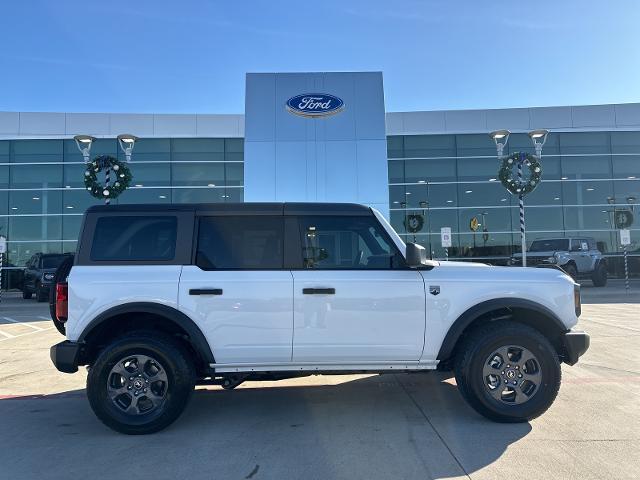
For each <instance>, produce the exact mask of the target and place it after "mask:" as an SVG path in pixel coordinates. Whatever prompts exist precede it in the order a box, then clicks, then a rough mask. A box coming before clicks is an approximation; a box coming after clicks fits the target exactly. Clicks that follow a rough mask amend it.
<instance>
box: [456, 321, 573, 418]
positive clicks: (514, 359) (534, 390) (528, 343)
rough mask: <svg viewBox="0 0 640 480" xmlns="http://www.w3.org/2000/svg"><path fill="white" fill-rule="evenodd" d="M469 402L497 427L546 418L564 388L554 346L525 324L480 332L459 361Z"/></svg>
mask: <svg viewBox="0 0 640 480" xmlns="http://www.w3.org/2000/svg"><path fill="white" fill-rule="evenodd" d="M455 372H456V382H457V384H458V388H459V390H460V393H461V394H462V396H463V397H464V398H465V400H466V401H467V402H468V403H469V405H471V407H473V408H474V409H475V410H476V411H477V412H478V413H480V414H481V415H483V416H485V417H487V418H489V419H491V420H494V421H497V422H505V423H512V422H526V421H528V420H531V419H533V418H535V417H537V416H539V415H541V414H542V413H544V412H545V411H546V410H547V409H548V408H549V407H550V406H551V404H552V403H553V401H554V399H555V398H556V395H557V394H558V389H559V388H560V377H561V371H560V361H559V359H558V355H557V353H556V351H555V349H554V348H553V346H552V345H551V344H550V343H549V341H548V340H547V339H546V338H545V337H544V336H543V335H542V334H541V333H540V332H538V331H537V330H534V329H533V328H531V327H528V326H526V325H522V324H518V323H514V322H509V321H499V322H492V323H489V324H487V325H484V326H481V327H479V328H478V329H477V330H475V331H473V332H472V333H471V334H469V335H468V336H467V338H466V339H465V340H464V343H463V344H462V345H461V348H460V350H459V351H458V355H457V358H456V364H455Z"/></svg>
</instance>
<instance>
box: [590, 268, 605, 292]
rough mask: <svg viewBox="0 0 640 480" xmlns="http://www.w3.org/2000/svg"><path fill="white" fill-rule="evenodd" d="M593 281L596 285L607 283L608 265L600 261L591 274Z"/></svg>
mask: <svg viewBox="0 0 640 480" xmlns="http://www.w3.org/2000/svg"><path fill="white" fill-rule="evenodd" d="M591 281H592V282H593V286H594V287H604V286H605V285H606V284H607V267H606V266H604V265H603V264H602V263H599V264H598V266H597V267H596V269H595V270H594V272H593V274H592V275H591Z"/></svg>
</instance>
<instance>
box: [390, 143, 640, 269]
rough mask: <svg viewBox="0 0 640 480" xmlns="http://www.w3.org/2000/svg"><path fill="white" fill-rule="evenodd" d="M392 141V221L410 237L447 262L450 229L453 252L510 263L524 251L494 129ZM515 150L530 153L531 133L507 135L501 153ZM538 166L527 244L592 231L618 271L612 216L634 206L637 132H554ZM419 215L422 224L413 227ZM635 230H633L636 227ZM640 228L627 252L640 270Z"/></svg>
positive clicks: (639, 147) (639, 168) (528, 204)
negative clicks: (444, 233) (445, 233)
mask: <svg viewBox="0 0 640 480" xmlns="http://www.w3.org/2000/svg"><path fill="white" fill-rule="evenodd" d="M387 146H388V158H389V195H390V199H389V200H390V201H389V204H390V207H391V223H392V225H393V227H394V228H395V229H396V230H397V231H398V232H400V233H401V235H402V236H403V238H404V239H405V240H407V241H415V242H417V243H420V244H422V245H424V246H425V248H427V250H428V251H429V252H431V254H432V256H433V257H434V258H444V256H445V252H444V249H443V248H442V247H441V243H440V228H441V227H451V231H452V234H453V235H452V237H453V246H452V248H450V249H449V251H448V254H449V258H456V259H463V260H478V261H484V262H488V263H494V264H505V263H506V261H507V260H508V259H509V257H510V256H511V255H512V254H513V253H516V252H519V251H520V231H519V210H518V198H517V196H513V195H511V194H509V192H508V191H507V190H506V189H505V188H504V187H503V186H502V184H501V183H500V181H499V180H498V179H497V173H498V167H499V162H498V160H497V157H496V148H495V145H494V143H493V141H492V140H491V138H489V136H488V135H486V134H485V135H475V134H467V135H407V136H390V137H388V139H387ZM516 151H524V152H528V153H534V150H533V146H532V143H531V140H530V139H529V137H528V136H527V135H526V134H512V135H511V136H510V137H509V142H508V144H507V149H506V150H505V154H509V153H513V152H516ZM541 163H542V166H543V177H542V178H543V180H542V182H541V183H540V184H539V185H538V187H537V189H536V190H535V191H534V192H532V193H531V194H529V195H527V196H526V197H525V219H526V226H527V245H531V242H532V241H533V240H535V239H538V238H553V237H571V236H589V237H593V238H595V240H596V242H597V245H598V248H599V249H600V251H601V252H603V253H604V254H605V255H606V256H608V257H609V263H610V273H612V274H614V275H615V274H617V273H620V271H621V262H620V256H621V246H620V245H619V235H618V231H617V230H616V228H615V222H614V214H615V212H616V211H619V210H631V211H632V212H633V213H634V214H635V213H636V211H637V209H638V207H637V206H636V205H637V203H638V201H640V132H579V133H573V132H572V133H551V134H549V137H548V139H547V142H546V144H545V146H544V149H543V154H542V161H541ZM413 215H421V216H422V217H423V218H424V224H423V226H422V227H421V228H420V229H417V228H415V227H414V228H413V229H414V230H417V231H416V232H415V233H408V229H407V228H406V224H407V223H408V222H410V221H411V220H412V216H413ZM474 219H475V220H474ZM472 222H473V223H476V222H477V224H478V227H477V230H475V231H474V230H472V228H471V226H472ZM415 225H418V224H416V223H414V226H415ZM631 229H632V230H635V231H636V232H637V231H638V230H640V224H639V223H638V222H635V223H634V224H633V225H632V226H631ZM639 234H640V232H638V233H634V232H632V235H631V236H632V240H633V239H636V241H635V242H634V243H633V244H632V245H631V246H630V248H629V251H630V252H631V254H632V255H633V258H632V259H631V263H630V264H631V269H632V272H633V273H635V274H636V275H637V274H638V273H640V271H639V270H640V269H639V266H640V262H639V260H640V258H638V256H639V247H640V245H639V244H638V241H637V238H638V236H640V235H639Z"/></svg>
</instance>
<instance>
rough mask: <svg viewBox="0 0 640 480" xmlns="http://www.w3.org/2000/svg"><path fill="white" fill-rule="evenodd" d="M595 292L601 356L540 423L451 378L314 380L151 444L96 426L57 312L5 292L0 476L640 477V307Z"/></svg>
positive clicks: (261, 392) (594, 351) (635, 301)
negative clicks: (498, 417)
mask: <svg viewBox="0 0 640 480" xmlns="http://www.w3.org/2000/svg"><path fill="white" fill-rule="evenodd" d="M596 290H597V291H596ZM593 291H594V292H595V293H590V292H591V289H589V288H585V289H584V290H583V293H584V296H585V305H584V307H583V315H582V319H581V321H580V324H579V327H580V328H583V329H585V330H587V331H588V332H589V333H590V334H591V335H592V344H591V349H590V350H589V351H588V352H587V354H586V355H585V356H584V357H583V358H582V361H581V362H580V363H579V364H578V365H576V366H574V367H567V366H563V384H562V387H561V389H560V394H559V395H558V398H557V400H556V402H555V404H554V405H553V406H552V407H551V409H550V410H549V411H548V412H547V413H546V414H545V415H543V416H542V417H540V418H538V419H536V420H534V421H533V422H531V423H525V424H517V425H505V424H496V423H492V422H490V421H488V420H485V419H484V418H483V417H481V416H479V415H477V414H476V413H475V412H474V411H473V410H471V409H470V408H469V407H468V406H467V405H466V403H465V402H464V401H463V400H462V398H461V397H460V395H459V393H458V391H457V388H456V387H455V382H454V381H453V380H452V379H450V378H447V377H446V376H444V375H442V374H394V375H384V376H377V375H350V376H314V377H307V378H300V379H295V380H286V381H280V382H269V383H262V384H261V383H256V382H248V383H246V384H243V385H241V386H240V387H238V389H236V390H234V391H225V390H222V389H220V388H217V387H207V388H199V389H198V390H197V391H196V392H195V394H194V397H193V400H192V402H191V404H190V405H189V407H188V408H187V410H186V412H185V414H184V415H183V416H182V417H181V418H180V419H179V420H178V421H177V422H176V423H175V424H174V425H173V426H171V427H170V428H168V429H167V430H165V431H163V432H160V433H158V434H155V435H152V436H146V437H128V436H124V435H120V434H117V433H114V432H112V431H111V430H109V429H107V428H106V427H104V426H103V425H102V424H101V423H100V422H99V421H98V420H97V419H96V418H95V416H94V415H93V413H92V412H91V410H90V408H89V405H88V402H87V401H86V398H85V395H84V382H85V378H86V373H85V372H84V371H80V372H78V373H76V374H74V375H65V374H62V373H59V372H57V371H56V370H55V369H54V368H53V366H52V365H51V363H50V361H49V358H48V348H49V346H50V345H51V344H53V343H55V342H58V341H60V340H61V339H62V337H61V336H60V335H59V334H58V332H57V331H56V330H55V329H52V328H51V324H50V323H49V322H48V321H46V320H43V319H42V318H39V317H44V318H46V317H47V309H46V305H42V304H36V303H35V302H34V301H26V300H22V299H18V298H9V299H6V295H5V298H4V299H3V303H2V304H0V365H1V366H2V368H1V369H0V425H1V428H0V479H4V478H11V479H22V478H33V477H36V476H38V477H39V478H61V479H62V478H64V479H67V478H69V476H70V475H73V476H80V477H91V478H95V479H97V478H119V477H121V476H127V477H129V478H142V479H144V478H157V479H163V478H178V477H181V478H190V479H200V478H207V479H211V478H223V479H227V478H238V479H245V478H253V479H260V478H270V479H283V478H304V479H315V478H317V479H327V478H367V479H396V478H406V479H413V478H421V479H425V478H427V479H429V478H454V479H455V478H473V479H494V478H509V479H520V478H521V479H545V480H549V479H554V480H556V479H573V478H579V479H608V478H611V479H627V478H628V479H631V478H638V477H639V474H638V470H637V469H638V467H639V466H640V401H639V400H640V348H639V347H640V319H639V317H640V296H639V295H638V294H637V293H633V294H632V295H631V296H628V295H626V294H625V293H624V292H621V291H620V289H619V288H618V287H617V286H616V285H613V286H612V287H610V288H607V289H605V291H603V290H602V289H593ZM635 291H636V292H637V291H638V289H636V290H635ZM590 296H591V297H593V300H595V301H597V302H600V303H590ZM603 299H607V300H608V301H610V302H611V303H606V304H604V303H601V302H602V301H603ZM2 317H6V318H9V319H11V320H14V321H8V320H6V319H3V318H2ZM27 325H29V326H27ZM34 327H36V328H37V329H40V330H37V329H36V328H34ZM3 333H4V335H3ZM7 335H9V336H7Z"/></svg>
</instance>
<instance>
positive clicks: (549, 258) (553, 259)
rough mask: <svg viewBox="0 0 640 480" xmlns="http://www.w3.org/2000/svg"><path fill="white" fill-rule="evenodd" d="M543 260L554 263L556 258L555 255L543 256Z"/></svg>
mask: <svg viewBox="0 0 640 480" xmlns="http://www.w3.org/2000/svg"><path fill="white" fill-rule="evenodd" d="M544 261H545V262H547V263H556V262H557V259H556V257H548V258H545V259H544Z"/></svg>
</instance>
